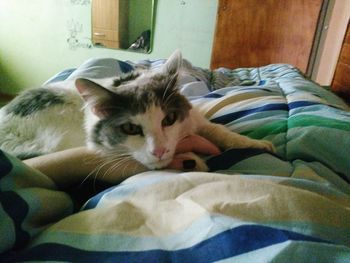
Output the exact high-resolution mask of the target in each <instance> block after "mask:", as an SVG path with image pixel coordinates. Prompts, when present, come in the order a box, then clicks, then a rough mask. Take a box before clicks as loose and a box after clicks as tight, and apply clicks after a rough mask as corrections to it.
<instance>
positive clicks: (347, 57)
mask: <svg viewBox="0 0 350 263" xmlns="http://www.w3.org/2000/svg"><path fill="white" fill-rule="evenodd" d="M340 62H342V63H345V64H350V45H349V44H343V47H342V50H341V53H340Z"/></svg>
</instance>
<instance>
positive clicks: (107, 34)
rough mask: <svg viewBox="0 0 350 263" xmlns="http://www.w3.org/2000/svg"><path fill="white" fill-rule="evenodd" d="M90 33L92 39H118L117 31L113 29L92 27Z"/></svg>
mask: <svg viewBox="0 0 350 263" xmlns="http://www.w3.org/2000/svg"><path fill="white" fill-rule="evenodd" d="M92 31H93V32H92V34H93V36H94V40H111V41H119V33H118V31H113V30H105V29H99V28H93V29H92Z"/></svg>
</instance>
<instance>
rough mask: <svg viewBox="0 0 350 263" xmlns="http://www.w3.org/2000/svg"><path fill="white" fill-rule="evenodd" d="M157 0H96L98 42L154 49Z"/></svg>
mask: <svg viewBox="0 0 350 263" xmlns="http://www.w3.org/2000/svg"><path fill="white" fill-rule="evenodd" d="M154 2H155V0H92V5H91V13H92V26H91V28H92V37H91V39H92V43H93V44H94V45H95V46H101V47H106V48H117V49H124V50H130V51H137V52H143V53H149V52H151V48H152V39H153V21H154V8H155V7H154Z"/></svg>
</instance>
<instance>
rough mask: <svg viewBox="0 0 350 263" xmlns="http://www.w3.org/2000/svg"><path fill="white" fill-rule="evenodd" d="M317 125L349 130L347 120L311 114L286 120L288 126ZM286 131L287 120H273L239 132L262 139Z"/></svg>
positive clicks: (349, 125) (349, 126)
mask: <svg viewBox="0 0 350 263" xmlns="http://www.w3.org/2000/svg"><path fill="white" fill-rule="evenodd" d="M309 126H317V127H324V128H333V129H338V130H343V131H350V120H349V122H346V121H341V120H337V119H331V118H325V117H322V116H313V115H298V116H293V117H290V118H289V120H288V128H289V129H291V128H296V127H309ZM286 131H287V122H286V121H285V120H281V121H275V122H271V123H268V124H266V125H263V126H261V127H258V128H256V129H254V130H249V131H244V132H242V133H241V134H243V135H246V136H248V137H250V138H253V139H262V138H265V137H266V136H268V135H274V134H279V133H283V132H286Z"/></svg>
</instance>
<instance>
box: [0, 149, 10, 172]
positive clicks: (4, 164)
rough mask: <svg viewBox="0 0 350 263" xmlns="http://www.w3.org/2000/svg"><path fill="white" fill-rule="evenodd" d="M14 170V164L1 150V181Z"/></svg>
mask: <svg viewBox="0 0 350 263" xmlns="http://www.w3.org/2000/svg"><path fill="white" fill-rule="evenodd" d="M11 170H12V163H11V162H10V160H9V159H8V158H7V157H6V155H5V154H4V152H3V151H1V150H0V179H1V178H3V177H5V176H6V175H7V174H8V173H9V172H10V171H11Z"/></svg>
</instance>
